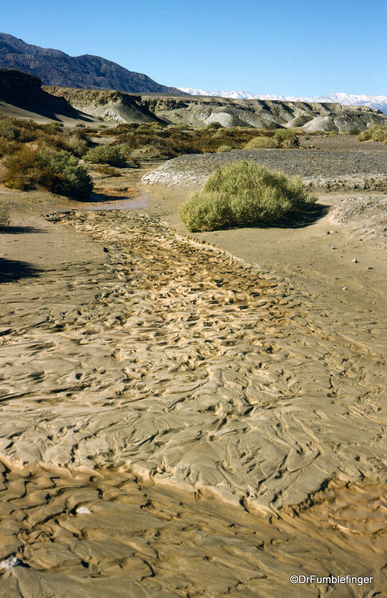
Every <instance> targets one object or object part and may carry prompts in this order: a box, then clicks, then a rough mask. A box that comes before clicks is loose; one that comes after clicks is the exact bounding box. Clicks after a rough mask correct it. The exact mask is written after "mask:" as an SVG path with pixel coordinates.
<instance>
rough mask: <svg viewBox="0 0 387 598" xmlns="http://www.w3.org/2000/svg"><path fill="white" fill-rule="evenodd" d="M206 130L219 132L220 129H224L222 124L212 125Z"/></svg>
mask: <svg viewBox="0 0 387 598" xmlns="http://www.w3.org/2000/svg"><path fill="white" fill-rule="evenodd" d="M204 129H205V131H217V130H218V129H223V125H221V124H220V123H210V124H209V125H207V126H206V127H205V128H204Z"/></svg>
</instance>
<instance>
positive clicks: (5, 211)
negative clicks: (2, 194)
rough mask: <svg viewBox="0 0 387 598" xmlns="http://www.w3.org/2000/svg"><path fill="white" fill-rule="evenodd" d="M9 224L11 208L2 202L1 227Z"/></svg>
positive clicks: (0, 203) (0, 211) (0, 212)
mask: <svg viewBox="0 0 387 598" xmlns="http://www.w3.org/2000/svg"><path fill="white" fill-rule="evenodd" d="M6 226H9V209H8V207H7V206H5V205H4V204H3V203H2V202H0V228H5V227H6Z"/></svg>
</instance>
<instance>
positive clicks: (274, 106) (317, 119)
mask: <svg viewBox="0 0 387 598" xmlns="http://www.w3.org/2000/svg"><path fill="white" fill-rule="evenodd" d="M45 90H46V91H48V92H49V93H51V94H53V95H56V96H58V97H63V98H65V99H66V100H67V101H68V102H69V104H71V105H72V106H73V107H74V108H76V109H77V110H82V111H83V112H86V113H87V114H91V115H93V116H99V117H102V118H104V119H107V120H113V121H115V122H118V123H120V122H121V123H123V122H128V123H130V122H139V121H141V122H148V121H149V120H150V119H154V120H162V121H165V122H167V123H173V124H182V123H187V124H189V125H193V126H203V125H208V124H211V123H220V124H221V125H222V126H224V127H237V126H239V127H252V128H255V129H267V128H283V127H285V128H300V129H303V130H304V131H306V132H315V131H336V132H340V133H349V132H351V131H355V130H357V131H364V130H365V129H367V128H368V127H370V126H372V125H374V124H386V123H387V116H386V115H385V114H383V112H381V111H380V110H374V109H372V108H368V106H342V105H341V104H333V103H326V104H322V103H316V104H314V103H313V104H308V103H305V102H280V101H274V100H233V99H228V98H213V97H203V96H184V97H179V98H178V97H174V96H163V95H162V96H160V95H157V94H156V95H149V94H144V93H141V94H138V95H137V96H135V97H134V96H130V95H129V94H125V93H120V92H114V93H110V94H109V92H106V91H88V90H81V89H69V88H63V87H45Z"/></svg>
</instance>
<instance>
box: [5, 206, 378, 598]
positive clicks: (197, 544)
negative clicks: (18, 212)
mask: <svg viewBox="0 0 387 598" xmlns="http://www.w3.org/2000/svg"><path fill="white" fill-rule="evenodd" d="M48 220H49V222H47V227H48V228H47V231H46V233H45V234H48V232H49V231H50V230H51V231H53V230H54V229H55V230H56V231H58V233H57V234H58V237H57V238H58V244H59V245H60V243H59V241H60V240H61V239H63V243H65V241H66V240H67V242H71V243H74V242H75V240H76V239H77V247H78V249H79V253H78V254H77V255H78V260H74V259H72V261H71V262H64V263H61V264H60V266H57V267H56V268H52V269H51V270H50V269H48V268H46V269H44V270H42V271H41V272H37V273H36V275H35V276H28V277H27V278H23V277H21V278H20V279H19V280H18V282H17V283H10V282H8V283H7V284H5V285H3V287H2V298H3V307H2V310H3V314H2V328H1V330H0V332H1V337H0V338H1V346H0V355H1V360H2V373H1V375H2V379H1V397H2V401H1V426H0V453H1V455H2V460H3V463H4V469H3V492H1V493H0V497H1V498H2V499H3V500H2V503H1V504H2V505H3V507H2V508H3V511H2V515H1V522H2V523H1V525H2V528H1V530H2V531H1V532H0V533H1V534H2V536H3V537H4V541H3V544H2V546H3V548H2V554H1V558H3V561H2V567H3V569H2V571H3V576H2V578H1V581H0V584H2V586H1V585H0V588H2V595H4V596H6V597H7V598H8V596H9V597H12V598H13V597H18V598H19V596H21V597H23V598H30V597H31V598H32V597H33V598H35V596H38V595H39V596H50V597H55V598H56V597H58V598H59V597H60V598H65V597H66V596H67V595H68V596H70V595H74V594H75V593H76V595H77V596H80V597H82V596H85V597H89V596H99V595H100V596H104V597H106V596H112V597H116V596H121V595H122V596H127V595H133V596H164V595H165V596H184V597H185V596H187V598H188V597H189V596H193V595H197V596H214V597H215V596H223V595H235V596H273V597H274V596H279V595H283V594H284V592H288V595H292V596H297V597H298V596H303V595H305V596H321V595H331V594H332V595H337V596H347V595H348V596H365V595H366V594H365V593H364V590H365V588H366V587H367V586H364V587H363V588H361V587H359V586H354V585H347V584H346V585H345V587H344V586H342V587H336V586H335V587H330V588H325V590H324V588H322V587H321V586H316V585H315V586H313V585H305V586H294V587H293V586H291V585H290V584H289V576H290V574H297V573H300V571H301V572H304V571H309V572H310V573H314V574H318V575H319V574H320V573H321V574H324V573H325V574H328V572H331V573H332V574H335V573H334V571H335V566H337V565H338V564H339V565H340V571H341V572H343V571H345V572H346V574H347V573H350V574H356V575H361V574H364V575H374V577H375V581H374V584H373V586H372V587H373V588H374V590H375V591H376V590H378V589H379V588H384V587H385V574H384V570H383V567H384V566H385V563H386V561H385V547H384V544H383V542H384V539H383V538H384V537H385V536H384V534H385V532H384V529H385V527H384V526H385V517H384V513H385V505H384V502H383V501H384V499H383V498H382V497H383V496H384V495H385V486H384V484H385V482H386V476H387V469H386V467H385V455H386V454H387V441H386V438H385V434H384V429H385V426H386V423H387V413H386V389H385V381H386V379H387V371H386V370H387V367H386V358H385V355H386V344H387V341H386V338H387V335H386V330H385V323H384V322H381V321H379V320H378V319H375V318H372V315H371V314H370V313H367V312H359V313H356V314H355V315H354V313H353V310H351V308H350V307H349V306H347V305H346V304H343V305H341V307H340V308H337V309H336V310H330V309H329V308H328V307H327V306H326V305H322V304H320V303H319V300H318V297H316V296H314V295H313V294H311V293H310V292H307V291H305V290H303V289H302V288H299V287H297V286H296V285H294V284H293V282H292V280H291V279H290V278H286V277H285V278H279V277H278V276H274V275H272V274H271V273H270V272H268V271H267V270H263V269H261V268H259V267H258V266H254V265H251V264H248V263H246V262H243V261H242V260H238V259H235V258H233V256H232V255H231V254H229V253H227V252H225V251H222V250H219V249H217V248H215V247H212V246H210V245H208V244H203V243H200V242H197V241H195V240H193V239H189V238H185V237H183V236H181V235H179V234H177V233H175V232H174V231H173V230H172V229H170V228H169V227H168V226H167V225H166V224H165V223H163V221H162V220H160V218H159V217H157V216H147V215H141V214H136V213H133V212H129V211H123V210H118V211H100V212H98V211H97V212H96V211H93V212H85V211H79V210H78V211H71V212H67V213H56V214H53V215H52V216H50V217H49V219H48ZM42 234H43V233H42ZM69 235H70V236H69ZM91 248H94V254H93V252H92V251H91ZM57 251H58V252H59V256H58V259H59V258H60V249H57ZM83 251H84V252H85V254H84V255H82V253H83ZM99 252H100V253H99ZM100 254H102V255H103V256H104V259H101V258H100ZM89 258H91V259H89ZM15 285H16V286H15ZM16 288H17V292H16V293H15V289H16ZM336 307H337V306H336ZM37 463H40V464H41V465H40V466H39V467H38V466H37V465H34V464H37ZM31 472H32V473H31ZM69 480H70V481H69ZM329 480H337V482H336V483H332V482H331V485H330V486H329V487H328V489H327V490H325V491H323V492H320V493H319V494H318V495H317V496H318V500H317V503H320V504H318V505H317V506H316V504H315V503H316V501H315V499H314V494H313V493H315V492H317V491H318V490H319V489H320V488H324V487H325V486H326V484H327V482H328V481H329ZM356 480H357V481H358V482H356ZM362 480H366V481H367V480H368V481H367V483H366V484H364V482H362ZM349 482H351V484H349V486H345V484H347V483H349ZM99 485H100V486H101V488H102V490H101V488H99ZM98 488H99V489H98ZM181 495H184V496H183V498H182V496H181ZM201 501H203V502H201ZM303 501H306V502H305V503H304V506H302V503H303ZM297 505H298V506H297ZM292 506H293V508H292ZM78 507H85V508H86V507H87V509H86V510H85V509H83V510H82V509H81V511H79V512H78V511H77V509H78ZM74 509H75V510H74ZM89 511H90V513H89ZM347 515H350V516H348V517H347ZM338 520H339V521H340V523H339V527H337V526H338ZM234 526H236V528H237V529H236V530H235V529H234ZM340 526H341V527H340ZM230 530H231V531H230ZM337 530H339V532H337ZM357 538H361V540H359V543H357ZM262 543H263V544H262ZM265 546H266V547H268V548H265ZM310 554H313V558H312V559H311V558H309V557H308V556H307V555H310ZM12 555H14V558H15V559H19V561H16V560H14V561H12V560H9V559H10V557H12ZM359 555H361V558H360V557H359ZM359 560H360V561H361V563H362V567H360V568H359ZM187 561H189V564H188V563H187ZM15 564H16V566H12V565H15ZM23 565H25V566H23ZM359 569H361V571H360V570H359ZM368 590H369V588H368V589H367V591H368ZM370 595H373V594H370ZM375 595H377V594H375Z"/></svg>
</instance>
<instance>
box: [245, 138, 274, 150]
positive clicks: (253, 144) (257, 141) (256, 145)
mask: <svg viewBox="0 0 387 598" xmlns="http://www.w3.org/2000/svg"><path fill="white" fill-rule="evenodd" d="M278 146H279V142H278V139H274V137H253V138H252V139H250V141H248V142H247V143H246V145H245V146H244V149H247V150H250V149H268V148H273V147H278Z"/></svg>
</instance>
